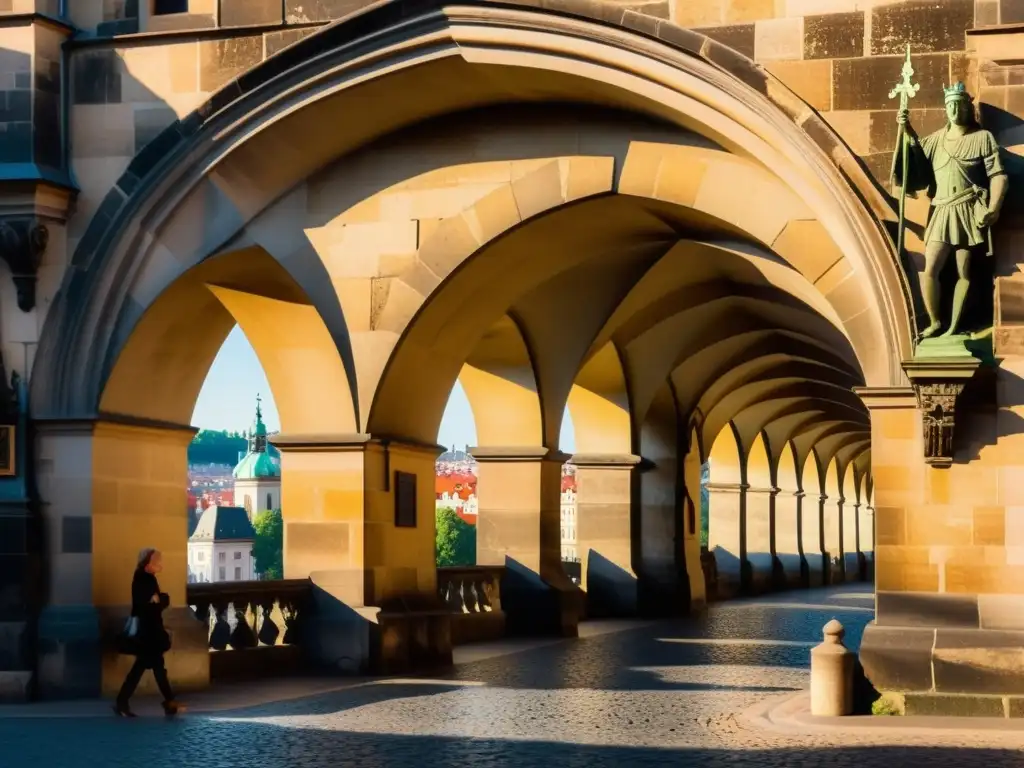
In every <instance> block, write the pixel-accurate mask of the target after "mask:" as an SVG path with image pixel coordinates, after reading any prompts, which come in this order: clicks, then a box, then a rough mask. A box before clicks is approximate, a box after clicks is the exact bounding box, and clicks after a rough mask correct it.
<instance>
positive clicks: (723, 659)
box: [0, 585, 1024, 768]
mask: <svg viewBox="0 0 1024 768" xmlns="http://www.w3.org/2000/svg"><path fill="white" fill-rule="evenodd" d="M869 589H870V588H869V587H866V586H865V585H853V586H849V587H842V588H838V589H831V590H819V591H815V592H803V593H790V594H783V595H775V596H771V597H767V598H761V599H758V600H755V601H749V602H737V603H727V604H723V605H718V606H715V607H713V608H712V609H711V610H710V611H709V612H708V614H707V615H706V616H705V617H702V618H699V619H696V618H695V619H689V620H681V621H675V622H665V623H658V624H647V625H644V626H641V627H635V628H631V629H626V630H623V631H619V632H615V633H609V634H602V635H597V636H591V637H588V638H586V639H580V640H576V641H565V642H558V643H554V644H549V645H544V646H543V647H537V648H533V649H532V650H527V651H523V652H521V653H517V654H514V655H507V656H502V657H497V658H489V659H483V660H480V661H476V662H473V663H470V664H465V665H461V666H459V667H458V668H457V669H456V670H455V671H454V672H453V673H452V674H450V675H447V676H444V677H442V678H440V679H436V680H426V679H411V680H390V681H380V682H373V683H369V684H366V685H361V686H357V687H353V688H348V689H345V690H339V691H334V692H331V693H325V694H320V695H317V696H312V697H309V698H305V699H299V700H293V701H287V702H279V703H276V704H268V705H261V706H258V707H251V708H248V709H239V710H232V711H228V712H218V713H216V714H210V715H200V714H195V715H189V716H186V717H183V718H180V719H178V720H176V721H167V720H164V719H162V718H139V719H138V720H135V721H125V720H118V719H116V718H114V717H113V716H111V718H110V719H95V718H78V719H73V718H68V719H41V718H40V719H19V720H14V719H6V720H0V768H23V767H27V766H31V767H32V768H63V767H64V766H110V767H111V768H115V767H119V766H132V767H133V768H134V767H135V766H139V765H147V766H157V767H160V766H177V767H179V768H193V767H195V768H199V766H202V767H203V768H211V766H245V767H246V768H262V767H268V768H276V767H277V766H281V767H282V768H286V767H287V768H309V767H311V766H366V767H367V768H433V767H435V766H436V767H438V768H440V767H441V766H451V767H452V768H463V767H465V768H470V767H472V768H497V767H499V766H501V767H504V766H508V767H509V768H512V767H513V766H514V767H515V768H522V767H526V766H557V765H562V766H568V767H571V768H576V767H577V766H578V767H579V768H584V767H586V768H604V767H605V766H630V768H632V766H663V765H673V764H674V765H695V766H702V765H708V766H711V765H717V764H725V765H739V766H765V768H773V767H775V766H779V767H782V766H785V768H796V767H798V766H829V767H831V766H837V767H843V766H851V767H852V766H857V768H863V767H864V766H876V765H877V766H886V768H903V766H910V767H912V766H929V768H944V767H946V766H948V767H950V768H953V767H954V766H955V768H964V767H965V766H986V768H1001V767H1002V766H1014V768H1020V767H1021V766H1024V751H1021V747H1024V734H1012V733H1005V732H1002V733H999V732H992V733H985V732H979V733H975V734H973V735H968V736H964V735H955V734H946V735H941V734H940V735H927V736H922V735H916V736H911V735H907V734H906V733H902V734H901V733H900V732H899V731H895V732H893V733H891V734H885V735H879V734H878V732H873V733H871V734H861V735H852V736H847V735H843V736H838V735H827V734H825V735H822V734H817V735H806V736H791V735H787V734H781V733H777V732H772V731H767V730H759V729H757V728H755V727H753V726H752V725H749V724H748V723H747V722H746V721H745V720H744V719H743V718H741V717H737V714H738V713H740V712H742V711H743V710H745V709H747V708H749V707H751V706H753V705H755V704H757V703H759V702H763V701H764V700H765V698H766V697H769V696H780V695H784V694H786V692H793V691H797V690H800V689H801V688H803V687H805V686H806V684H807V664H808V658H809V650H810V648H811V646H813V645H814V644H816V643H817V642H819V641H820V638H821V627H822V626H823V625H824V624H825V623H826V622H827V621H828V620H829V619H831V618H833V617H836V618H839V619H840V620H841V621H842V622H843V624H844V625H845V626H846V628H847V643H848V645H850V646H851V647H854V648H855V647H856V646H857V645H858V644H859V642H860V636H861V633H862V632H863V628H864V625H865V624H866V623H867V622H868V621H869V620H870V619H871V617H872V608H871V606H872V599H871V595H870V593H869V592H868V590H869Z"/></svg>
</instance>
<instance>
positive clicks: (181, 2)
mask: <svg viewBox="0 0 1024 768" xmlns="http://www.w3.org/2000/svg"><path fill="white" fill-rule="evenodd" d="M168 13H188V0H153V15H154V16H163V15H165V14H168Z"/></svg>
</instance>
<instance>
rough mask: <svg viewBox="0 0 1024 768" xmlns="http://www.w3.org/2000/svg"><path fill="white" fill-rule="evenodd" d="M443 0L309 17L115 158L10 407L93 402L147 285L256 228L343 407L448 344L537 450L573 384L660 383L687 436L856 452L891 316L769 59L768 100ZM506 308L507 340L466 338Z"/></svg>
mask: <svg viewBox="0 0 1024 768" xmlns="http://www.w3.org/2000/svg"><path fill="white" fill-rule="evenodd" d="M463 11H464V9H460V8H456V7H452V8H445V9H444V12H443V13H441V14H440V15H434V16H430V15H429V14H428V15H427V16H425V17H424V19H419V18H416V19H412V20H410V21H409V22H408V23H405V24H404V25H399V26H396V27H395V28H394V29H391V30H389V34H390V37H388V38H387V39H386V41H385V39H384V38H380V41H379V42H375V43H370V42H368V41H369V38H367V39H366V40H364V39H363V38H361V37H360V34H364V35H369V34H370V33H371V32H372V31H373V30H372V29H371V27H372V26H373V19H375V18H376V16H375V15H374V14H376V15H380V14H381V13H384V11H374V12H373V13H370V14H367V15H366V16H365V17H364V18H363V19H362V21H361V22H360V24H362V25H363V26H358V25H356V26H353V27H351V28H350V31H351V33H352V35H354V37H353V36H351V35H350V36H348V37H346V36H344V35H341V37H340V38H338V39H337V40H335V38H336V37H338V35H339V34H340V33H339V32H338V30H339V29H340V28H341V27H344V24H345V23H343V24H341V25H336V26H335V27H334V28H328V30H326V31H325V32H324V33H322V35H323V36H322V37H320V36H318V35H314V36H313V37H314V38H317V37H320V44H319V47H318V46H315V45H313V44H306V43H303V44H302V45H300V46H298V47H297V48H296V49H294V50H293V51H291V52H290V53H289V57H283V58H281V59H279V60H277V61H276V62H275V63H273V65H272V66H271V63H270V62H268V64H267V67H269V68H270V69H271V70H273V78H271V79H269V80H267V81H266V82H265V83H264V84H263V85H261V88H262V90H260V89H255V90H253V91H252V92H249V91H246V93H245V95H244V96H237V98H236V96H235V95H232V94H230V93H225V94H224V96H223V99H222V100H221V101H219V102H217V101H215V102H213V103H212V105H211V106H210V110H213V111H208V112H202V113H200V114H197V116H196V120H195V125H193V124H192V123H189V125H190V126H192V127H191V129H190V130H191V132H190V133H189V134H188V136H189V137H190V138H188V139H187V140H186V141H185V142H184V143H183V144H182V145H181V148H180V149H176V150H175V152H173V153H168V157H167V158H166V159H165V160H162V161H161V163H157V164H155V165H153V164H152V163H151V164H150V166H149V167H148V168H147V170H146V173H147V174H148V176H146V183H145V184H140V183H139V178H138V177H136V178H135V180H134V181H131V180H127V181H125V182H124V184H123V185H120V184H121V183H120V182H119V186H118V187H117V188H116V189H115V190H114V191H113V192H112V194H115V193H116V194H118V195H122V196H123V197H124V201H125V204H124V206H122V207H121V208H119V209H118V213H117V216H114V217H112V218H111V219H110V221H109V222H105V221H104V222H97V223H96V228H97V230H99V229H103V228H104V227H106V229H104V230H103V232H98V231H97V233H95V236H90V237H89V238H86V239H85V240H86V241H87V242H88V244H89V247H90V248H94V250H92V251H89V252H86V250H85V246H84V245H83V246H81V247H80V252H79V253H76V255H75V257H74V263H73V265H72V269H70V270H69V276H68V278H67V280H66V285H65V289H64V290H62V293H61V295H60V296H59V297H58V301H57V302H56V305H55V308H54V310H53V312H52V317H51V318H50V319H49V320H48V321H47V328H48V330H47V332H46V333H44V339H43V344H42V345H41V354H40V359H41V360H42V361H43V364H42V365H41V366H40V370H39V372H38V374H36V375H34V377H33V403H34V405H33V407H34V408H35V409H36V410H37V411H39V412H42V413H43V414H44V415H55V414H59V413H65V414H66V413H71V412H78V411H83V410H84V411H91V410H94V409H96V408H97V407H98V404H99V401H100V399H101V396H103V393H104V389H105V387H106V384H107V382H108V381H110V380H111V379H112V378H116V377H117V376H116V374H117V372H116V370H115V367H116V364H117V361H118V360H119V359H120V355H121V353H122V352H123V349H124V346H125V344H126V343H127V340H128V339H129V338H130V336H131V334H132V332H133V331H134V330H135V329H136V327H137V326H138V324H139V323H140V322H141V318H143V317H144V316H145V315H146V312H147V311H148V308H149V306H150V305H151V304H152V303H153V302H154V301H155V300H156V297H158V296H159V295H160V294H161V293H162V291H163V290H164V289H165V288H166V287H167V286H170V285H172V284H174V283H175V281H177V280H179V279H181V278H182V275H185V274H186V273H188V272H189V270H191V269H194V268H195V267H196V266H197V265H200V264H202V263H203V262H204V261H205V260H207V259H208V258H210V256H212V255H215V254H221V255H227V254H231V253H237V252H240V251H242V250H244V249H247V248H258V249H260V250H261V251H263V252H266V253H267V254H269V255H270V256H271V257H272V258H273V259H274V260H275V261H276V262H277V263H278V264H280V265H282V266H283V267H284V269H285V270H286V271H288V272H289V274H290V275H291V277H292V279H293V280H294V282H295V284H296V285H297V286H298V287H299V288H300V289H301V290H302V291H304V293H305V295H304V297H303V302H307V303H308V304H309V306H312V307H315V308H316V310H317V312H318V313H319V314H320V317H321V318H322V320H323V323H324V327H323V328H322V329H320V330H319V331H318V332H320V331H322V332H320V336H321V337H323V338H330V339H332V340H333V343H334V344H336V347H337V355H338V363H337V365H339V366H341V369H342V370H344V372H345V377H346V378H347V385H348V391H347V392H343V393H338V397H341V398H342V399H343V400H344V401H345V402H346V406H345V407H349V408H351V410H352V413H353V418H352V421H353V422H354V424H355V426H356V428H357V429H360V430H364V431H369V432H371V433H383V434H397V435H404V436H406V437H409V438H411V439H417V440H421V441H422V440H430V439H432V438H433V436H434V435H436V429H437V422H438V421H439V419H440V415H441V413H442V411H443V408H444V404H445V401H446V400H447V397H448V392H449V391H450V387H451V384H452V382H453V381H454V379H455V377H456V376H458V374H459V372H460V370H461V369H462V366H463V365H464V364H465V363H466V361H467V360H468V359H470V358H475V359H476V360H477V362H478V363H479V367H478V370H479V371H481V372H483V373H487V374H490V375H493V376H497V377H499V378H505V380H508V377H509V376H511V377H512V380H514V381H517V382H519V384H517V386H523V387H524V388H525V389H526V390H532V391H534V392H535V393H536V395H537V398H538V400H539V408H540V410H541V419H540V431H541V433H542V434H541V435H540V440H541V441H542V442H543V443H544V444H546V445H550V444H553V443H554V442H555V441H556V440H557V434H558V424H559V420H560V418H561V413H562V410H563V408H564V405H565V402H566V400H567V399H568V397H569V392H570V391H571V389H572V387H573V386H577V387H583V388H585V389H587V390H588V391H591V392H595V393H598V394H599V395H600V396H601V397H602V398H604V399H606V400H607V401H608V402H612V403H615V404H616V405H617V406H618V407H620V408H626V407H628V408H630V409H631V410H632V412H633V415H634V417H635V419H634V420H636V419H642V418H643V415H644V413H645V411H646V410H648V409H649V408H650V407H651V404H652V403H653V402H654V401H655V400H656V399H658V398H660V397H661V395H659V393H661V392H663V387H664V386H665V385H666V383H668V384H669V385H670V388H671V391H672V392H673V393H674V397H675V398H676V401H677V403H676V405H677V410H678V412H679V416H680V418H681V419H685V420H690V419H692V418H694V417H696V418H697V420H698V421H699V423H700V429H701V430H702V432H703V434H702V437H701V440H702V442H703V443H704V444H705V445H710V444H711V443H712V442H713V440H714V438H715V435H716V434H717V432H718V431H720V430H721V429H723V428H725V427H726V426H727V425H735V429H736V430H737V432H738V434H739V435H740V438H741V440H743V442H744V444H745V447H746V448H749V446H750V445H751V443H752V441H753V439H754V437H755V436H756V435H758V434H759V433H761V432H762V431H763V433H764V434H765V435H767V436H768V440H769V442H770V443H772V444H773V445H778V446H783V445H786V444H787V441H788V440H792V441H793V445H794V446H795V447H796V450H797V451H798V454H799V455H806V454H807V453H808V452H809V450H810V446H809V445H806V443H807V442H808V441H811V442H813V443H814V444H815V446H817V447H819V448H820V449H821V450H825V449H824V448H821V446H822V445H823V444H824V445H827V449H828V451H830V452H831V455H832V456H841V457H842V460H843V461H850V460H852V459H853V458H854V457H856V456H859V455H860V453H859V452H862V450H863V446H864V445H866V441H867V430H866V424H867V420H866V414H865V412H864V409H863V407H862V406H861V405H860V403H859V401H858V400H857V398H856V397H855V396H854V395H853V394H852V392H851V391H850V390H851V387H853V386H855V385H857V384H861V383H865V382H867V383H870V384H876V385H880V384H891V383H896V381H897V380H898V379H899V377H900V376H902V374H901V373H900V369H899V360H900V359H901V358H902V357H903V356H905V355H904V353H905V352H906V348H907V346H908V344H909V331H908V329H909V326H910V323H909V317H908V313H907V310H906V308H905V306H904V303H903V297H902V294H901V293H900V282H899V277H898V269H896V268H895V267H894V266H893V262H892V258H891V253H890V252H889V250H888V245H887V243H886V241H885V238H884V236H883V234H882V228H881V225H880V224H879V222H878V220H877V217H876V213H877V211H876V210H874V209H879V208H880V207H881V206H880V204H879V202H878V197H877V195H876V194H875V193H874V192H873V191H872V190H871V189H870V188H869V187H865V186H864V185H863V184H862V183H861V182H860V181H858V180H857V179H854V181H853V182H851V180H850V179H851V177H850V175H849V173H850V171H847V172H846V175H845V176H844V172H841V171H840V170H839V168H838V167H837V165H836V160H835V158H836V157H839V156H842V155H843V149H842V146H841V144H840V143H838V140H836V141H835V142H834V146H833V147H832V150H831V151H832V154H831V155H830V154H829V153H826V152H824V151H823V150H822V148H821V146H819V144H816V143H815V141H814V140H812V139H811V138H810V136H809V134H808V133H807V132H806V131H805V130H804V129H803V128H802V127H800V126H801V125H803V123H802V122H800V123H799V124H797V123H794V117H793V115H795V114H797V113H799V112H800V104H799V101H798V100H797V99H795V97H793V96H792V94H788V95H785V94H783V91H784V89H782V87H781V86H780V85H778V84H777V83H774V84H772V85H773V87H774V88H775V90H774V94H775V98H774V100H773V98H770V97H769V95H768V94H767V93H766V91H765V90H764V89H760V90H759V87H751V85H750V81H749V79H748V80H744V79H742V78H737V77H735V76H733V75H730V74H728V73H726V72H724V71H723V70H721V69H719V68H716V65H714V64H712V63H710V62H708V61H705V60H703V59H702V58H700V57H695V56H694V55H693V54H692V52H689V53H687V52H683V51H680V50H678V49H674V48H672V46H670V45H667V44H666V43H664V42H656V41H653V40H650V39H648V38H643V37H642V36H637V35H635V34H634V33H629V32H626V31H624V30H610V29H609V28H607V27H602V26H601V25H599V24H595V23H593V22H587V21H581V20H578V19H575V20H573V19H566V18H563V17H556V16H552V15H548V14H544V13H535V12H527V11H520V10H510V9H506V8H501V7H489V8H487V9H486V11H483V10H481V9H477V10H475V11H473V14H475V15H474V16H473V18H474V24H471V25H460V23H459V22H457V21H453V20H454V19H461V16H460V14H461V13H463ZM481 14H482V15H481ZM413 15H415V14H413ZM428 16H429V18H428ZM364 28H365V29H364ZM360 30H364V31H363V32H360ZM365 30H369V31H365ZM438 30H443V31H442V32H439V31H438ZM328 40H335V42H334V43H331V45H334V46H336V47H334V48H331V47H330V45H327V41H328ZM325 45H327V49H326V52H325V49H324V46H325ZM353 46H355V47H353ZM360 46H362V47H360ZM374 46H376V47H374ZM307 49H308V50H307ZM368 50H373V51H374V52H375V53H374V56H371V57H370V58H369V59H365V58H360V57H359V56H357V55H356V52H361V53H360V55H362V53H365V52H366V51H368ZM638 52H640V53H638ZM257 79H258V78H256V76H255V75H254V76H253V77H251V78H250V80H251V81H252V82H255V81H256V80H257ZM248 82H249V81H247V83H248ZM260 82H261V83H263V81H260ZM765 82H767V81H765ZM239 87H240V86H239ZM768 90H771V89H770V88H769V89H768ZM782 96H785V98H784V99H783V102H784V106H780V102H779V98H781V97H782ZM214 107H216V109H214ZM465 110H469V111H465ZM801 114H802V113H801ZM355 115H358V116H359V119H353V116H355ZM800 120H803V117H801V118H800ZM184 125H185V123H182V126H184ZM196 125H198V126H200V127H199V128H196ZM181 130H184V129H183V128H182V129H181ZM825 130H827V129H825ZM183 135H184V134H183ZM192 137H194V138H192ZM137 165H138V164H137ZM141 168H142V166H141V165H138V167H137V168H136V171H139V173H142V171H141ZM854 176H856V173H854ZM858 178H859V177H858ZM129 181H131V183H130V184H129ZM854 186H856V187H857V189H856V190H854V188H853V187H854ZM417 190H418V191H419V194H418V193H417ZM424 190H427V191H428V192H427V193H425V194H423V191H424ZM865 200H868V201H869V202H868V204H865V202H864V201H865ZM114 202H117V201H116V200H115V201H114ZM197 216H198V218H197ZM197 221H198V222H199V223H200V225H201V226H198V227H197ZM360 226H370V227H371V228H372V227H373V226H376V227H377V228H378V229H377V230H376V234H374V235H372V236H370V239H369V240H367V239H365V238H364V239H363V240H360V239H359V237H358V233H359V232H360V231H362V232H364V233H365V231H366V230H359V227H360ZM350 235H352V238H351V239H350ZM406 235H407V236H408V237H406V239H405V240H403V237H405V236H406ZM389 237H393V238H395V240H394V242H395V243H399V242H401V244H396V245H394V246H393V247H392V246H388V247H385V248H383V250H382V249H380V248H377V246H378V245H379V244H380V243H382V242H386V241H388V238H389ZM410 243H411V245H410ZM374 248H377V250H376V251H375V250H374ZM76 292H77V293H76ZM75 295H79V296H83V297H85V298H84V299H83V300H82V301H81V302H79V303H73V302H72V301H71V299H70V298H69V297H71V296H75ZM225 296H228V294H225ZM228 298H230V297H228ZM231 301H234V299H231ZM229 303H230V302H229ZM236 303H237V302H236ZM506 318H509V319H511V320H512V321H513V322H514V325H515V329H516V331H517V332H518V333H519V334H520V335H521V338H522V344H521V345H517V344H508V343H505V344H504V347H505V349H506V350H509V353H508V354H510V355H514V357H515V358H516V359H515V360H511V359H503V358H502V356H501V355H500V354H495V353H492V352H491V351H488V350H487V349H486V345H487V343H488V342H487V341H486V339H487V338H488V336H487V334H488V333H489V332H490V331H491V330H492V329H494V328H495V327H496V326H497V325H498V324H501V323H506ZM168 322H169V321H168ZM157 330H158V331H161V332H162V330H163V329H162V328H161V329H157ZM490 338H492V339H493V338H497V336H495V335H494V334H493V333H492V334H491V336H490ZM524 351H525V354H524ZM525 360H528V361H529V367H530V369H531V371H530V373H532V379H531V378H530V377H528V376H526V375H525V373H523V369H524V368H525V366H526V362H525ZM76 377H77V378H76ZM522 382H527V383H526V384H525V385H523V384H522ZM114 400H116V398H114ZM106 406H107V407H109V408H111V409H113V410H115V411H116V410H117V408H118V404H117V403H116V402H113V401H111V402H107V403H106ZM812 416H813V418H811V417H812ZM823 424H827V425H829V426H828V427H827V428H823V427H822V425H823ZM524 434H525V433H524ZM812 438H814V439H813V441H812ZM524 439H525V438H524ZM823 441H824V442H823Z"/></svg>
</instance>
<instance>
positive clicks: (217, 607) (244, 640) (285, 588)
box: [187, 579, 312, 679]
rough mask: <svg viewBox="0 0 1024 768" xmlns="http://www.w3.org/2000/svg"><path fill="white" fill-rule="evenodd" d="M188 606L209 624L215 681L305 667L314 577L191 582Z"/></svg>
mask: <svg viewBox="0 0 1024 768" xmlns="http://www.w3.org/2000/svg"><path fill="white" fill-rule="evenodd" d="M187 596H188V604H189V605H190V606H191V607H192V610H193V611H195V614H196V616H197V617H198V618H199V620H200V621H206V622H207V624H208V626H209V646H210V652H211V657H210V676H211V678H213V679H225V678H252V677H265V676H275V675H285V674H295V673H296V672H299V671H300V670H301V668H302V667H303V666H304V658H303V653H302V644H301V624H302V617H303V614H304V612H305V611H306V610H307V608H308V606H309V603H310V598H311V596H312V583H311V582H310V581H309V580H308V579H288V580H277V581H228V582H216V583H213V584H189V585H188V595H187Z"/></svg>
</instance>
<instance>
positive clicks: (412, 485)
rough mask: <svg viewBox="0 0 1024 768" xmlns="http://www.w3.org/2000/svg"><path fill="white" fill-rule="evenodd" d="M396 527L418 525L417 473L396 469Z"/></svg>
mask: <svg viewBox="0 0 1024 768" xmlns="http://www.w3.org/2000/svg"><path fill="white" fill-rule="evenodd" d="M395 527H396V528H415V527H416V475H414V474H413V473H412V472H399V471H398V470H395Z"/></svg>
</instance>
